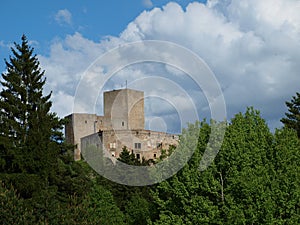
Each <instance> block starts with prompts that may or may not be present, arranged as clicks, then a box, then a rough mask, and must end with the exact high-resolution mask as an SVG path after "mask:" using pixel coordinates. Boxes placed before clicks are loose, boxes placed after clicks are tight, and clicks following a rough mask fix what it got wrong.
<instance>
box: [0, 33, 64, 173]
mask: <svg viewBox="0 0 300 225" xmlns="http://www.w3.org/2000/svg"><path fill="white" fill-rule="evenodd" d="M21 40H22V42H21V44H17V43H14V47H12V48H11V51H12V56H10V57H9V60H5V64H6V72H4V73H3V74H2V79H1V84H2V90H1V92H0V108H1V111H0V120H1V128H0V148H1V150H0V151H1V159H2V160H1V168H0V169H1V171H2V172H4V173H30V174H39V175H42V176H43V177H44V176H48V175H49V173H50V171H51V169H53V166H55V163H56V161H57V158H56V156H57V155H58V154H59V149H60V148H59V142H60V141H62V133H61V132H60V129H61V128H62V125H63V122H62V121H61V120H60V119H59V118H58V117H57V115H56V114H55V113H52V112H50V108H51V106H52V102H51V101H50V98H51V93H49V94H48V95H44V93H43V87H44V85H45V81H46V79H45V77H44V71H41V69H40V64H39V61H38V58H37V56H36V55H34V54H33V51H34V49H33V48H32V47H30V46H29V44H28V40H27V38H26V36H25V35H23V36H22V39H21Z"/></svg>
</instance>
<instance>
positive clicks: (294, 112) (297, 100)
mask: <svg viewBox="0 0 300 225" xmlns="http://www.w3.org/2000/svg"><path fill="white" fill-rule="evenodd" d="M285 104H286V106H287V107H288V111H289V112H287V113H285V115H286V118H282V119H281V120H280V121H281V122H282V123H283V124H284V125H285V126H286V127H289V128H292V129H294V130H295V131H296V132H297V134H298V138H300V93H298V92H297V93H296V96H293V98H292V100H291V102H286V103H285Z"/></svg>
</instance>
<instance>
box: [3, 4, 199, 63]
mask: <svg viewBox="0 0 300 225" xmlns="http://www.w3.org/2000/svg"><path fill="white" fill-rule="evenodd" d="M175 2H177V3H179V4H180V5H182V6H183V7H185V6H186V5H187V4H188V3H189V2H191V1H188V0H177V1H175ZM199 2H201V1H199ZM202 2H203V1H202ZM166 3H168V1H167V0H155V1H151V0H130V1H129V0H109V1H96V0H90V1H85V0H78V1H71V0H67V1H60V0H53V1H38V0H28V1H19V0H10V1H6V0H5V1H3V2H1V14H0V19H1V20H0V26H1V27H2V28H3V31H2V32H1V33H2V35H1V39H0V40H1V41H2V42H4V44H9V43H11V42H14V41H16V42H18V41H19V40H20V37H21V35H22V34H23V33H24V34H26V35H27V36H28V37H29V38H30V39H31V40H37V41H38V43H39V45H38V46H35V47H36V48H37V51H39V53H43V54H47V51H49V48H48V47H49V45H50V44H49V43H51V41H52V40H53V39H54V38H56V37H61V38H64V37H65V36H66V35H67V34H73V33H74V32H80V33H81V34H82V35H83V36H84V37H86V38H89V39H91V40H94V41H99V40H100V39H101V38H103V37H105V36H107V35H112V36H118V35H119V34H120V33H121V32H122V31H123V30H124V29H125V28H126V27H127V25H128V23H129V22H131V21H133V20H134V19H135V18H136V17H137V16H138V15H139V14H140V13H141V12H143V11H144V10H149V9H151V8H153V7H162V6H163V5H165V4H166ZM59 10H66V11H65V12H70V18H69V20H68V19H67V18H68V17H67V16H66V14H62V15H61V16H59V15H58V12H59ZM7 50H8V49H7V48H3V47H2V48H0V51H1V52H0V56H1V59H3V58H4V57H5V58H7V57H8V54H10V52H9V50H8V51H7ZM0 68H2V65H1V67H0Z"/></svg>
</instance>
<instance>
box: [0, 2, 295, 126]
mask: <svg viewBox="0 0 300 225" xmlns="http://www.w3.org/2000/svg"><path fill="white" fill-rule="evenodd" d="M1 5H2V6H1V13H0V24H1V27H2V32H1V34H0V57H1V58H2V59H4V58H8V56H9V54H10V50H9V48H10V47H11V46H12V43H13V42H14V41H16V42H20V37H21V35H22V34H23V33H24V34H26V35H27V37H28V39H29V40H30V44H31V45H32V46H33V47H34V48H35V53H36V54H37V55H38V58H39V60H40V62H41V67H42V69H44V70H45V71H46V76H47V86H46V88H45V91H50V90H52V91H53V94H52V101H53V111H56V112H57V113H58V115H59V116H61V117H63V116H65V115H67V114H70V113H72V112H73V111H76V112H90V113H95V112H96V113H98V114H102V110H103V109H102V94H101V93H102V92H103V91H105V90H110V89H118V88H124V87H125V86H126V81H127V85H128V87H130V88H134V89H138V90H142V91H145V96H146V105H145V110H146V115H147V128H152V129H159V130H167V131H170V132H178V130H179V129H180V126H184V124H185V123H186V122H187V121H192V120H193V119H195V117H198V118H199V119H202V118H204V117H206V118H210V117H211V116H212V112H211V111H212V110H217V109H218V107H215V108H214V106H215V105H218V104H219V103H220V102H224V103H225V106H226V115H227V118H228V119H230V118H232V116H233V115H234V114H236V113H238V112H244V111H245V109H246V107H247V106H253V107H254V108H256V109H258V110H260V111H261V114H262V116H263V117H264V118H265V119H266V121H267V123H268V124H269V126H270V127H271V129H274V128H275V127H280V126H281V123H280V121H279V120H280V118H282V117H283V116H284V113H285V111H286V110H287V109H286V106H285V104H284V102H285V101H289V100H290V99H291V97H292V96H293V95H295V93H296V92H297V91H298V92H299V91H300V74H299V72H300V14H299V11H300V1H298V0H264V1H261V0H231V1H230V0H209V1H207V2H206V1H188V0H177V1H172V2H169V1H165V0H159V1H158V0H157V1H155V0H130V1H129V0H110V1H83V0H78V1H64V2H61V1H59V0H55V1H34V0H28V1H21V2H20V1H16V0H12V1H4V2H2V3H1ZM148 40H156V41H157V42H155V43H160V44H161V46H160V47H157V46H156V47H154V46H153V45H151V44H150V45H147V44H146V45H144V48H143V47H139V49H138V50H136V49H135V48H129V49H126V50H124V49H122V46H124V45H125V46H126V45H129V46H130V44H132V43H141V41H142V42H143V41H148ZM158 41H161V42H158ZM154 45H155V44H154ZM171 46H173V47H174V46H176V47H174V48H176V49H172V48H173V47H171ZM133 47H136V46H134V44H133ZM123 50H124V51H123ZM173 50H174V51H176V52H175V53H174V51H173ZM122 51H123V52H122ZM188 52H190V54H188ZM185 54H187V55H185ZM134 56H135V57H136V58H135V57H134ZM190 56H191V57H192V56H196V57H198V58H199V60H198V63H199V64H201V65H199V67H194V66H195V64H197V63H196V62H193V60H190V59H189V57H190ZM138 59H140V60H138ZM114 65H119V67H118V68H116V67H114ZM201 66H202V67H201ZM200 67H201V68H203V70H202V69H201V68H200ZM185 68H198V69H199V68H200V69H199V70H198V74H197V73H193V71H192V70H191V71H188V69H185ZM0 69H1V71H5V66H4V61H2V63H1V64H0ZM108 73H109V76H108ZM104 78H105V79H104ZM198 78H199V79H198ZM210 79H211V80H214V81H213V82H214V84H212V83H210ZM212 87H214V88H215V89H213V88H212ZM219 91H221V92H219ZM212 92H213V94H212ZM220 93H221V94H220ZM211 94H212V95H211ZM210 95H211V96H210ZM220 99H221V100H220ZM76 101H77V102H76ZM221 111H222V110H221ZM221 115H223V114H222V113H221ZM178 121H180V122H178Z"/></svg>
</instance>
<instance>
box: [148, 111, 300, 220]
mask: <svg viewBox="0 0 300 225" xmlns="http://www.w3.org/2000/svg"><path fill="white" fill-rule="evenodd" d="M211 126H212V124H211V125H208V124H206V123H201V126H200V132H199V133H200V135H199V142H198V146H197V149H196V151H195V153H194V154H193V157H192V158H191V160H190V161H189V163H188V164H187V165H185V166H184V168H183V169H182V170H181V171H179V172H178V173H177V174H176V175H175V176H173V177H172V178H170V179H168V180H166V181H164V182H162V183H160V184H159V185H158V186H157V188H155V189H154V191H153V196H154V199H155V204H156V205H157V207H158V210H159V212H160V213H159V218H157V219H156V220H154V221H153V220H152V222H150V223H149V224H156V225H159V224H298V223H299V221H300V219H299V215H300V214H299V210H300V207H299V202H300V201H299V190H300V186H299V183H300V182H299V180H300V179H299V174H300V173H299V169H300V167H299V160H300V155H299V154H300V153H299V152H300V151H299V147H300V144H299V140H298V139H297V137H296V135H295V133H293V132H291V130H288V129H282V130H278V131H277V132H276V133H275V135H273V134H272V133H271V132H270V131H269V128H268V126H267V125H266V123H265V121H264V120H263V119H262V118H261V117H260V114H259V112H258V111H256V110H254V109H253V108H248V109H247V111H246V112H245V113H244V114H242V113H239V114H237V115H236V116H235V117H234V118H233V119H232V120H231V123H229V124H228V125H227V130H226V134H225V139H224V141H223V143H222V147H221V150H220V152H219V154H218V155H217V157H216V158H215V160H214V162H213V163H212V164H211V165H210V166H209V167H208V168H207V169H206V170H203V171H202V170H198V169H197V165H199V162H200V161H201V158H202V156H203V152H204V150H205V151H208V152H209V151H213V148H212V146H219V144H220V143H218V141H220V139H219V138H218V136H216V137H217V138H215V139H214V140H212V141H210V143H209V145H208V144H207V143H208V140H209V135H210V130H211V129H210V127H211ZM192 128H193V127H192V126H190V127H189V129H190V130H189V132H188V133H190V135H191V136H192V137H193V134H194V131H193V129H192ZM194 128H195V127H194ZM187 135H188V134H187ZM192 137H187V136H186V137H184V139H186V140H190V139H191V138H192ZM208 155H209V154H208ZM200 169H201V167H200Z"/></svg>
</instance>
